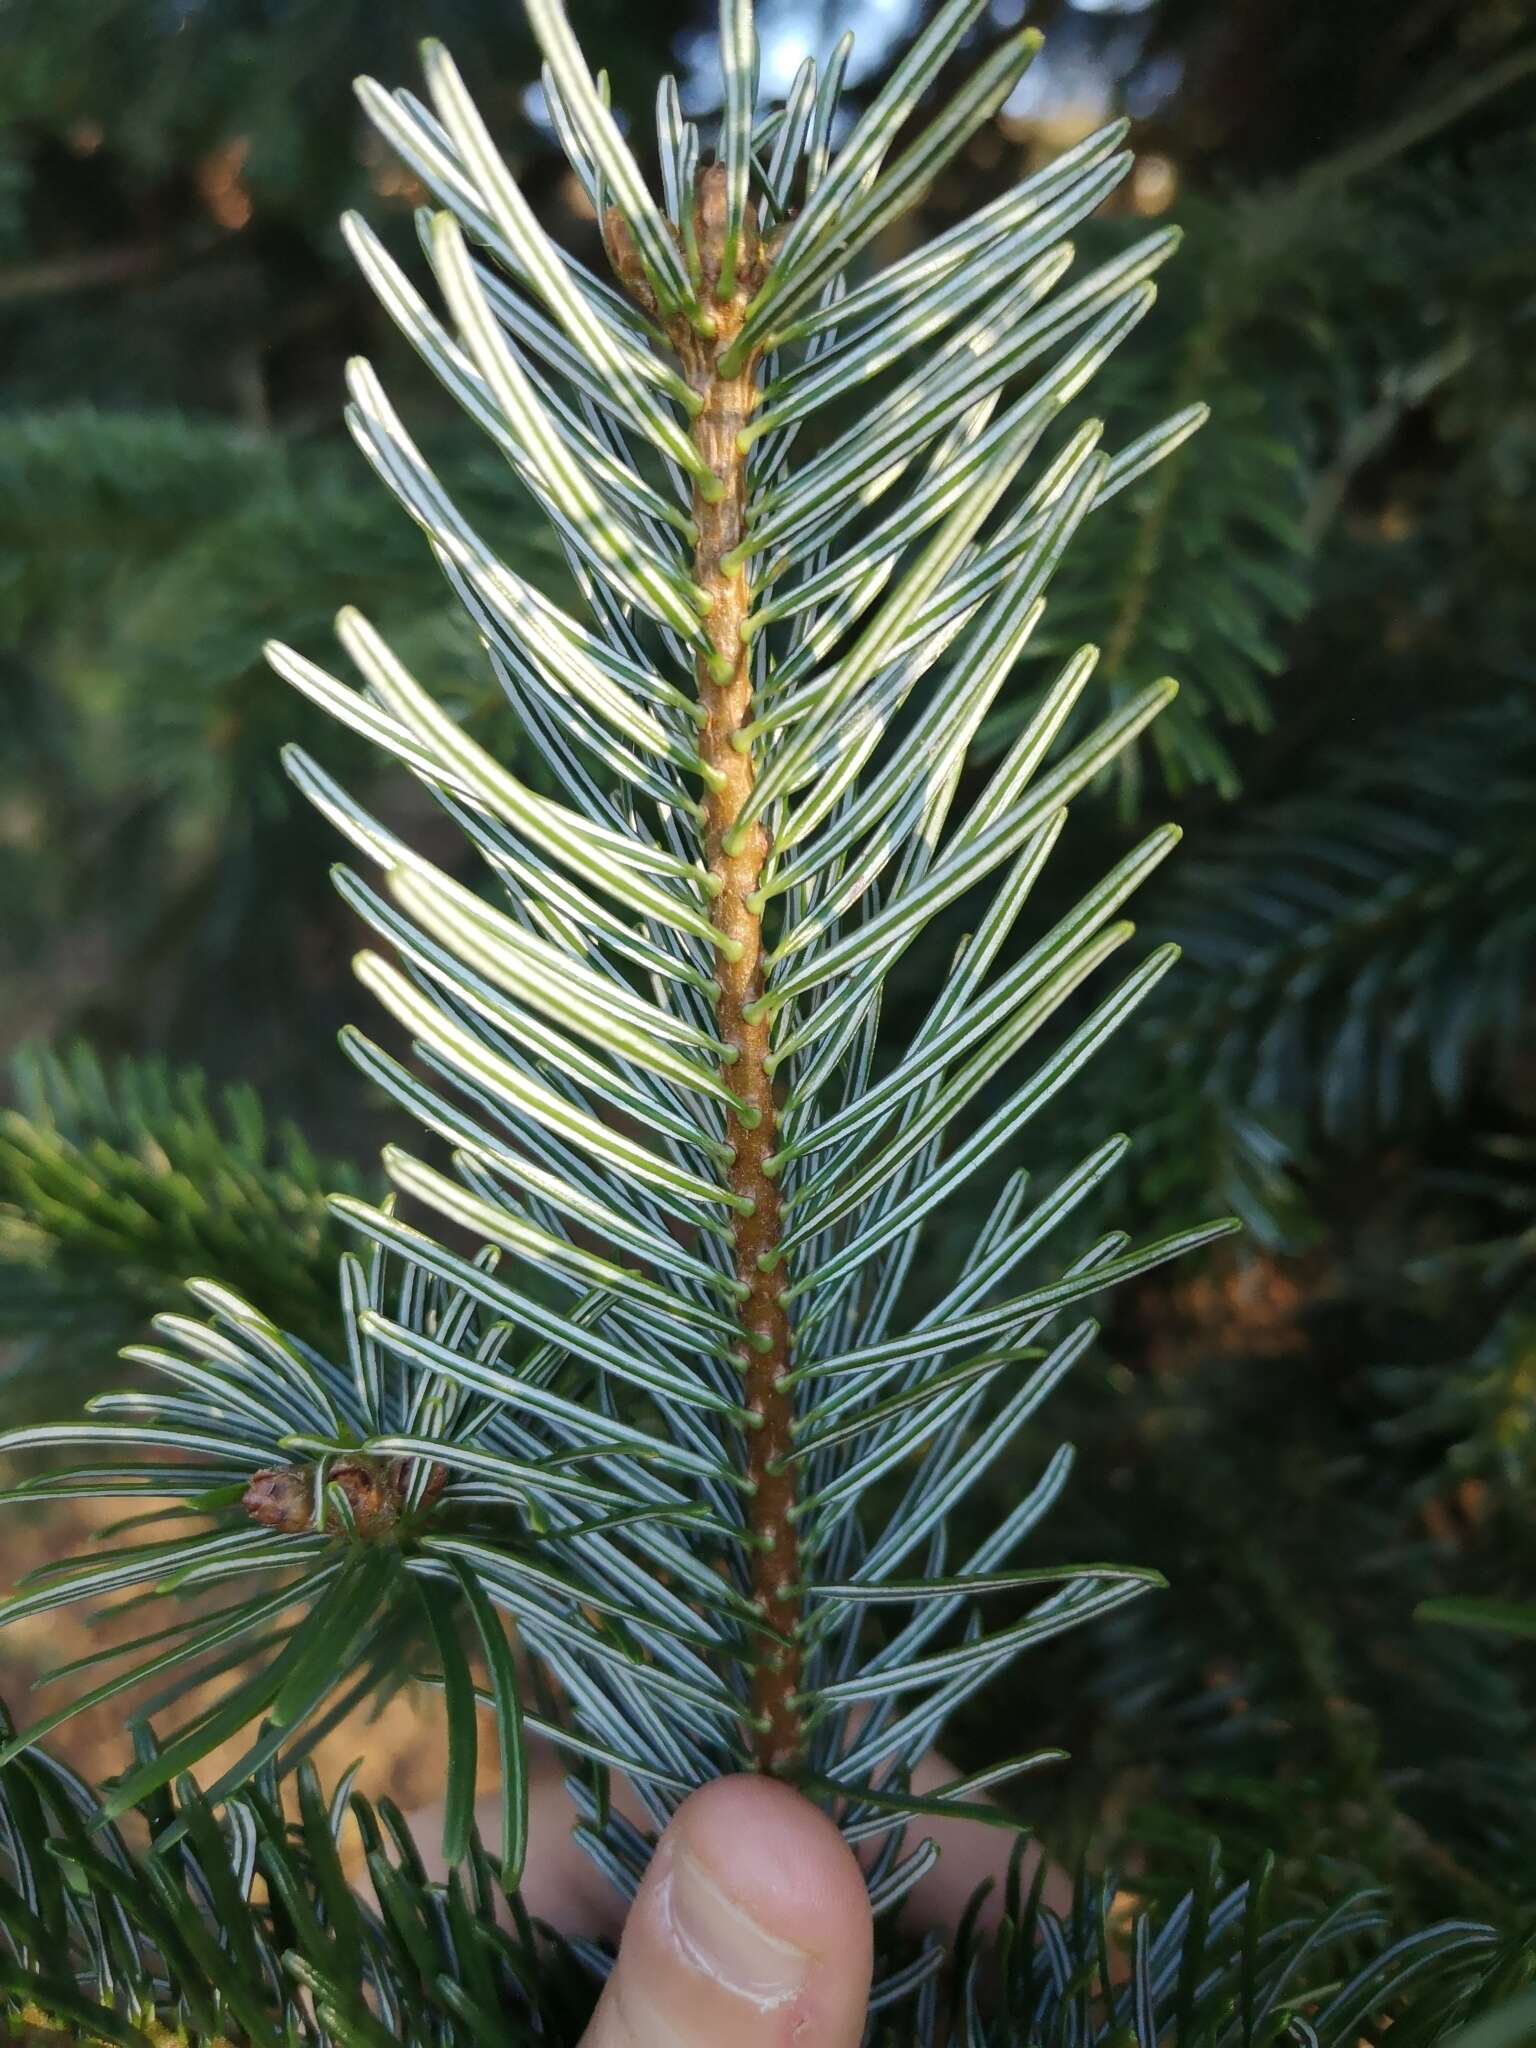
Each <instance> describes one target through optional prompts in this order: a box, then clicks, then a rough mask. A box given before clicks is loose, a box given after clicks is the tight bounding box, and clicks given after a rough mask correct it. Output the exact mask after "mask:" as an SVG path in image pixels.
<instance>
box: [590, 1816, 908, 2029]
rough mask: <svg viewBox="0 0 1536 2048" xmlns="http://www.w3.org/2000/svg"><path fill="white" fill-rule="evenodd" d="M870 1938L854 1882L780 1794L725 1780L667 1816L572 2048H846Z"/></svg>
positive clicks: (863, 1987)
mask: <svg viewBox="0 0 1536 2048" xmlns="http://www.w3.org/2000/svg"><path fill="white" fill-rule="evenodd" d="M873 1952H874V1937H873V1927H872V1918H871V1914H870V1909H869V1898H868V1894H867V1892H866V1890H865V1886H864V1878H863V1875H862V1873H861V1871H860V1869H859V1865H858V1863H857V1861H856V1860H855V1858H854V1856H853V1854H852V1852H851V1850H850V1849H849V1848H848V1846H847V1844H846V1843H845V1842H844V1841H843V1839H842V1837H841V1836H840V1835H839V1834H838V1831H837V1829H836V1827H835V1826H834V1825H833V1824H832V1822H831V1821H830V1820H829V1819H828V1818H827V1816H826V1815H825V1814H824V1813H821V1812H819V1811H818V1810H817V1809H816V1808H815V1807H814V1806H812V1805H811V1804H810V1803H809V1801H807V1800H805V1799H803V1798H802V1797H801V1796H800V1794H799V1793H797V1792H794V1791H792V1790H791V1789H790V1788H789V1787H788V1786H786V1785H781V1784H776V1783H773V1782H771V1781H770V1780H768V1779H764V1778H746V1777H742V1778H723V1779H720V1780H718V1781H717V1782H715V1783H713V1784H711V1785H708V1786H705V1787H703V1788H701V1790H699V1791H697V1792H695V1793H693V1794H692V1795H691V1796H690V1797H689V1798H688V1799H687V1800H685V1801H684V1803H683V1804H682V1805H681V1806H680V1807H679V1808H678V1810H677V1812H676V1814H675V1815H674V1816H673V1818H672V1822H671V1825H670V1826H669V1827H668V1828H667V1830H666V1832H665V1834H664V1835H663V1836H662V1839H661V1841H660V1842H659V1843H658V1844H657V1848H656V1853H655V1855H654V1857H653V1858H652V1861H651V1866H650V1869H649V1870H648V1871H647V1873H646V1877H645V1881H644V1883H643V1884H642V1885H641V1887H640V1891H639V1894H638V1896H637V1897H636V1899H635V1903H634V1906H633V1908H632V1909H631V1912H630V1916H629V1920H628V1922H627V1924H626V1926H625V1929H624V1938H623V1940H622V1942H621V1943H620V1946H619V1955H618V1961H617V1963H616V1964H615V1966H614V1970H613V1974H612V1976H611V1977H610V1978H609V1980H608V1984H607V1987H606V1989H605V1991H604V1993H603V1997H602V1999H601V2001H600V2002H599V2005H598V2009H597V2012H596V2014H595V2015H594V2017H593V2023H592V2027H591V2029H590V2031H589V2033H588V2034H587V2036H586V2037H585V2040H584V2044H583V2048H722V2044H724V2043H730V2044H731V2048H783V2044H784V2043H785V2042H787V2041H789V2040H793V2041H794V2042H795V2043H796V2048H855V2044H856V2043H858V2042H859V2040H860V2039H861V2038H862V2036H863V2033H864V2020H865V2015H866V2012H867V2009H868V1998H869V1984H870V1975H871V1969H872V1964H873Z"/></svg>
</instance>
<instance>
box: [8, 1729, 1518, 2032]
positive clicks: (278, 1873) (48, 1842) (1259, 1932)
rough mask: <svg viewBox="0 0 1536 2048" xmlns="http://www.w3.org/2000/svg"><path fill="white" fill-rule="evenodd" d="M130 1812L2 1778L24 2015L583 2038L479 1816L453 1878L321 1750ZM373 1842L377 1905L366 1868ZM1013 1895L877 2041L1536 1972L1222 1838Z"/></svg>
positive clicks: (1304, 2006) (898, 2011)
mask: <svg viewBox="0 0 1536 2048" xmlns="http://www.w3.org/2000/svg"><path fill="white" fill-rule="evenodd" d="M135 1817H136V1818H137V1819H141V1820H142V1821H143V1822H144V1823H145V1825H146V1827H147V1831H148V1836H149V1841H150V1844H151V1846H150V1847H149V1848H148V1849H147V1850H146V1849H142V1848H138V1847H136V1846H133V1845H131V1842H130V1839H129V1837H128V1836H127V1835H125V1833H124V1831H123V1830H122V1828H121V1827H120V1826H119V1825H118V1824H116V1823H112V1824H108V1825H106V1826H101V1825H100V1824H99V1817H98V1814H97V1811H96V1807H95V1801H94V1798H93V1796H92V1794H91V1792H90V1791H89V1789H88V1788H87V1787H86V1786H84V1785H83V1784H81V1782H80V1781H79V1779H78V1778H76V1777H75V1776H74V1775H73V1774H72V1773H70V1772H69V1771H66V1770H65V1769H63V1768H62V1767H61V1766H60V1765H58V1764H56V1763H54V1762H53V1761H51V1760H50V1759H49V1757H48V1756H47V1755H46V1754H45V1753H44V1752H41V1751H33V1752H31V1753H29V1754H28V1755H26V1756H23V1757H20V1758H17V1759H16V1760H14V1761H13V1762H11V1763H10V1764H8V1765H6V1766H5V1767H4V1769H3V1770H0V1904H3V1907H4V1911H3V1914H0V2014H6V2013H8V2014H9V2016H10V2018H11V2021H12V2023H13V2024H16V2025H19V2026H22V2027H28V2026H30V2027H38V2028H42V2029H44V2030H51V2029H53V2028H63V2029H64V2030H66V2031H69V2032H73V2033H76V2034H78V2035H83V2036H86V2037H92V2038H96V2039H100V2040H106V2041H111V2042H113V2043H114V2044H121V2048H150V2043H152V2042H153V2041H158V2040H163V2038H164V2035H163V2033H162V2031H161V2030H162V2029H165V2028H172V2029H175V2030H176V2032H177V2033H178V2035H179V2036H180V2037H181V2038H182V2039H184V2040H185V2041H187V2042H188V2043H189V2044H193V2048H197V2044H211V2043H213V2042H216V2041H221V2040H223V2041H227V2040H229V2039H230V2038H235V2039H239V2040H242V2041H245V2042H248V2043H250V2044H251V2048H292V2044H293V2043H297V2042H302V2043H319V2044H330V2043H335V2044H338V2048H384V2044H385V2043H386V2042H396V2043H401V2042H403V2043H406V2044H416V2043H423V2044H426V2043H430V2044H432V2048H469V2044H474V2048H501V2044H506V2043H511V2044H514V2048H520V2044H522V2043H524V2042H526V2043H528V2044H530V2048H531V2044H533V2043H535V2042H538V2043H543V2044H549V2048H574V2044H575V2043H576V2042H577V2041H578V2040H579V2038H580V2034H581V2030H582V2028H583V2026H584V2024H585V2022H586V2019H587V2016H588V2014H589V2012H590V2009H591V2004H592V2000H593V1996H594V1991H595V1985H596V1977H595V1975H594V1972H593V1969H592V1964H593V1963H594V1962H596V1963H597V1964H598V1967H599V1968H601V1967H602V1956H601V1952H600V1951H597V1950H595V1949H592V1950H588V1949H587V1947H586V1945H585V1944H577V1945H575V1946H572V1945H568V1944H567V1943H566V1942H565V1941H564V1940H562V1939H561V1937H560V1936H558V1935H557V1934H556V1933H555V1932H554V1931H553V1930H552V1929H551V1928H549V1927H548V1926H546V1925H545V1924H543V1923H542V1922H540V1923H534V1922H532V1921H530V1920H529V1918H528V1916H527V1914H526V1913H525V1911H524V1910H523V1909H522V1906H521V1904H520V1901H519V1900H518V1898H517V1896H516V1894H515V1893H514V1894H513V1895H512V1896H511V1899H510V1902H508V1900H507V1899H506V1897H505V1895H503V1894H502V1892H501V1890H500V1887H499V1885H498V1882H497V1875H496V1870H495V1866H494V1864H493V1862H492V1860H491V1858H490V1857H489V1856H487V1854H486V1852H485V1850H484V1848H483V1847H482V1846H481V1843H480V1840H479V1837H478V1835H475V1834H473V1833H472V1834H471V1836H470V1839H469V1843H468V1854H467V1857H466V1860H465V1861H464V1862H463V1864H462V1865H461V1866H460V1868H459V1869H457V1870H456V1871H455V1872H454V1874H453V1876H452V1877H451V1878H450V1879H449V1881H448V1882H447V1883H446V1884H443V1883H441V1882H434V1881H432V1880H430V1879H429V1878H428V1876H427V1874H426V1872H425V1870H424V1868H423V1866H422V1863H421V1859H420V1856H419V1854H418V1852H417V1848H416V1845H415V1843H414V1841H413V1840H412V1837H411V1834H410V1831H409V1829H408V1827H407V1825H406V1823H405V1820H404V1818H403V1817H402V1816H401V1815H400V1814H399V1812H398V1811H397V1810H396V1809H395V1808H394V1807H392V1806H391V1805H390V1804H389V1803H388V1802H387V1801H385V1802H383V1803H381V1804H380V1805H379V1806H377V1807H375V1806H373V1805H371V1804H370V1803H369V1802H368V1801H367V1800H366V1799H364V1798H363V1797H362V1796H361V1795H359V1794H355V1793H352V1792H351V1791H350V1786H349V1783H343V1784H342V1785H341V1786H339V1787H337V1788H336V1790H335V1791H334V1792H332V1793H330V1794H329V1795H327V1794H326V1793H325V1792H324V1791H323V1790H322V1788H321V1786H320V1784H319V1781H318V1779H317V1778H316V1777H315V1775H314V1773H313V1772H312V1771H311V1770H310V1769H309V1768H308V1767H306V1768H305V1769H303V1770H302V1771H301V1772H300V1773H299V1777H298V1781H297V1786H296V1791H295V1795H294V1796H293V1797H292V1798H291V1799H290V1800H289V1801H288V1802H287V1803H286V1804H285V1803H284V1801H283V1800H282V1798H281V1796H280V1793H279V1788H278V1786H277V1785H276V1783H275V1782H274V1780H273V1779H272V1778H271V1776H270V1775H266V1776H263V1777H259V1778H258V1779H256V1780H255V1781H254V1782H253V1783H252V1784H251V1785H249V1786H248V1787H247V1788H246V1790H245V1791H244V1792H243V1793H242V1795H241V1796H240V1798H239V1799H237V1800H231V1801H230V1802H229V1803H228V1805H227V1806H226V1807H225V1808H224V1809H223V1811H222V1814H221V1815H219V1816H217V1817H216V1816H215V1813H214V1812H213V1811H212V1810H211V1809H210V1807H209V1806H208V1804H207V1802H206V1801H205V1800H204V1799H203V1797H202V1795H201V1794H200V1793H199V1792H198V1791H197V1789H196V1787H195V1786H194V1785H193V1784H192V1783H191V1782H190V1780H187V1779H185V1778H184V1779H181V1780H180V1781H179V1782H178V1784H177V1786H176V1788H175V1790H174V1792H173V1791H171V1790H169V1789H166V1790H162V1791H160V1792H158V1793H156V1794H155V1795H153V1796H152V1797H151V1798H148V1799H145V1800H144V1801H142V1802H141V1803H140V1805H139V1807H138V1808H137V1811H136V1816H135ZM354 1845H355V1846H356V1848H360V1849H361V1851H362V1861H363V1864H364V1866H365V1867H366V1871H367V1874H368V1878H369V1880H370V1884H371V1891H372V1896H371V1897H369V1896H367V1895H365V1894H364V1893H361V1892H359V1891H358V1890H357V1889H356V1888H355V1885H356V1872H357V1868H358V1858H357V1856H356V1853H355V1848H354ZM1016 1868H1017V1866H1016ZM1007 1894H1008V1895H1007V1898H1006V1899H1005V1901H1004V1902H1003V1903H1004V1907H1005V1911H1004V1915H1003V1918H1002V1922H1001V1925H1000V1927H999V1930H998V1932H997V1935H996V1937H995V1939H994V1938H987V1937H983V1936H981V1935H979V1934H978V1933H976V1932H975V1923H974V1921H972V1920H970V1919H968V1920H967V1922H966V1924H965V1926H963V1927H962V1929H961V1932H960V1936H959V1939H958V1941H957V1942H956V1943H955V1945H954V1947H953V1950H952V1951H950V1952H946V1950H945V1949H944V1948H941V1947H938V1946H933V1947H929V1948H927V1949H925V1950H923V1951H921V1952H920V1953H919V1955H918V1957H917V1958H916V1960H915V1962H913V1963H912V1964H911V1965H910V1967H909V1972H908V1975H907V1978H906V1981H905V1985H904V1987H897V1986H896V1985H894V1984H893V1985H892V1986H891V1989H892V1992H893V1995H892V1996H891V1998H890V2001H889V2003H888V2004H887V2005H886V2006H885V2007H884V2008H883V2009H882V2010H881V2011H879V2012H878V2013H877V2015H876V2017H875V2019H874V2022H873V2025H872V2030H871V2040H872V2043H874V2044H878V2048H907V2044H911V2043H914V2042H923V2043H941V2042H947V2043H949V2044H950V2048H1017V2044H1019V2043H1023V2042H1032V2043H1040V2044H1041V2048H1067V2044H1069V2043H1101V2044H1104V2048H1110V2044H1118V2048H1132V2044H1136V2043H1146V2044H1148V2048H1155V2044H1156V2043H1159V2042H1162V2043H1165V2044H1167V2048H1207V2044H1209V2048H1214V2044H1217V2043H1231V2044H1233V2048H1238V2044H1241V2048H1261V2044H1269V2043H1275V2042H1280V2041H1283V2040H1288V2039H1298V2038H1305V2039H1307V2040H1309V2041H1315V2042H1316V2043H1317V2048H1352V2044H1353V2043H1354V2042H1355V2041H1357V2040H1358V2039H1359V2038H1360V2035H1361V2032H1362V2028H1363V2027H1364V2025H1366V2024H1367V2023H1371V2024H1374V2025H1380V2024H1381V2023H1382V2022H1383V2020H1384V2019H1385V2018H1387V2017H1388V2016H1390V2018H1391V2021H1392V2038H1393V2040H1394V2042H1399V2041H1400V2042H1404V2043H1407V2044H1409V2048H1428V2044H1430V2043H1435V2042H1441V2041H1447V2040H1449V2039H1451V2038H1453V2037H1454V2035H1455V2032H1456V2029H1457V2028H1458V2027H1459V2026H1460V2025H1461V2024H1462V2023H1464V2022H1466V2021H1468V2020H1470V2019H1473V2018H1476V2017H1477V2016H1478V2015H1480V2014H1484V2013H1488V2012H1490V2011H1497V2010H1499V2009H1500V2007H1501V2006H1502V2005H1503V2004H1504V2003H1505V2002H1506V2001H1507V2000H1508V1999H1509V1998H1510V1996H1511V1995H1512V1994H1513V1993H1514V1992H1516V1991H1517V1990H1518V1989H1519V1987H1520V1986H1521V1985H1522V1984H1524V1983H1525V1982H1526V1981H1527V1980H1528V1979H1529V1977H1530V1975H1531V1970H1532V1956H1531V1951H1530V1945H1529V1944H1528V1943H1525V1942H1521V1941H1518V1940H1517V1941H1501V1940H1500V1939H1499V1938H1498V1937H1497V1936H1496V1935H1495V1934H1494V1933H1493V1931H1492V1930H1491V1929H1489V1928H1487V1927H1485V1926H1479V1925H1478V1924H1477V1923H1476V1922H1468V1921H1463V1922H1446V1923H1443V1924H1442V1925H1439V1926H1436V1927H1433V1928H1430V1929H1428V1930H1427V1931H1426V1932H1424V1933H1422V1934H1419V1935H1416V1936H1413V1937H1411V1938H1409V1939H1407V1940H1405V1941H1396V1942H1394V1941H1393V1940H1392V1939H1391V1938H1390V1935H1389V1933H1388V1930H1387V1925H1386V1921H1385V1919H1384V1916H1383V1914H1382V1912H1381V1908H1380V1902H1379V1900H1377V1899H1376V1898H1374V1897H1373V1896H1372V1895H1371V1894H1369V1893H1357V1894H1355V1895H1354V1896H1352V1897H1350V1898H1347V1899H1345V1900H1344V1901H1342V1902H1341V1903H1340V1904H1339V1905H1337V1906H1335V1907H1333V1908H1332V1909H1330V1910H1327V1911H1324V1912H1321V1913H1318V1912H1315V1911H1314V1912H1313V1913H1310V1914H1299V1915H1288V1914H1283V1913H1277V1912H1276V1911H1275V1910H1274V1907H1273V1905H1272V1904H1271V1897H1270V1886H1269V1881H1268V1872H1267V1869H1265V1868H1261V1870H1260V1872H1259V1875H1258V1878H1257V1881H1256V1882H1254V1883H1253V1884H1250V1885H1238V1886H1235V1887H1233V1886H1231V1885H1229V1884H1228V1883H1227V1882H1226V1880H1225V1879H1224V1877H1223V1876H1222V1874H1221V1871H1220V1868H1219V1865H1218V1864H1217V1862H1216V1860H1215V1858H1214V1856H1213V1857H1212V1858H1211V1859H1210V1861H1209V1862H1208V1865H1207V1867H1206V1869H1205V1870H1204V1872H1203V1873H1202V1877H1201V1880H1200V1883H1199V1884H1198V1885H1197V1887H1196V1889H1195V1890H1194V1891H1193V1892H1191V1893H1190V1894H1188V1895H1187V1896H1186V1897H1184V1898H1183V1899H1182V1900H1180V1901H1179V1902H1178V1904H1177V1905H1175V1906H1174V1907H1173V1909H1172V1910H1171V1911H1170V1912H1168V1913H1166V1914H1147V1915H1142V1914H1138V1913H1135V1912H1134V1911H1133V1912H1130V1913H1126V1912H1124V1911H1122V1910H1121V1908H1120V1905H1119V1903H1118V1902H1117V1900H1116V1897H1115V1893H1114V1889H1113V1887H1112V1886H1110V1885H1108V1884H1103V1883H1099V1882H1095V1881H1089V1880H1084V1882H1083V1883H1082V1884H1081V1885H1080V1886H1079V1889H1078V1894H1077V1900H1076V1904H1075V1906H1074V1909H1073V1912H1072V1914H1071V1916H1070V1918H1069V1919H1067V1920H1066V1921H1060V1920H1058V1919H1056V1918H1055V1916H1054V1915H1052V1914H1050V1913H1048V1912H1046V1911H1045V1910H1044V1909H1042V1908H1041V1906H1040V1904H1039V1901H1038V1898H1037V1897H1036V1896H1033V1895H1031V1894H1029V1893H1028V1892H1026V1891H1023V1890H1021V1888H1020V1885H1019V1883H1018V1880H1017V1876H1016V1875H1015V1876H1014V1877H1013V1878H1011V1879H1010V1882H1009V1885H1008V1887H1007ZM979 1903H980V1902H979V1901H978V1904H979ZM1106 1977H1108V1978H1109V1979H1110V1981H1112V1983H1113V1984H1114V1987H1115V1988H1114V1990H1113V1991H1112V1993H1111V1995H1110V1997H1109V1998H1108V1999H1107V2000H1106V1998H1105V1997H1104V1996H1103V1991H1102V1987H1103V1985H1104V1983H1105V1981H1106ZM984 1985H985V1986H987V1987H988V1988H987V1990H986V1992H985V1994H984V1993H983V1989H982V1987H983V1986H984ZM945 2011H948V2012H949V2013H950V2014H951V2015H952V2018H951V2019H950V2020H948V2021H947V2022H946V2021H945V2020H944V2019H943V2018H942V2017H941V2014H942V2013H944V2012H945ZM1293 2015H1300V2016H1304V2020H1305V2024H1306V2026H1307V2028H1308V2029H1309V2031H1308V2032H1307V2033H1306V2034H1305V2035H1304V2036H1301V2035H1298V2034H1297V2033H1296V2032H1295V2031H1294V2027H1295V2022H1294V2020H1293V2018H1292V2016H1293Z"/></svg>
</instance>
